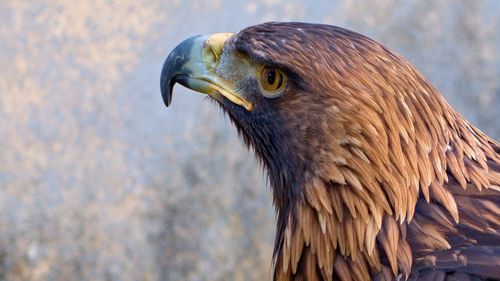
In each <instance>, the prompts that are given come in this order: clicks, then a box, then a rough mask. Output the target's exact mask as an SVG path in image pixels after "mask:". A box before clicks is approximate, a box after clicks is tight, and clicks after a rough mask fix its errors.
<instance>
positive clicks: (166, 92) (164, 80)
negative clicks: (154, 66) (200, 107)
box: [160, 58, 175, 107]
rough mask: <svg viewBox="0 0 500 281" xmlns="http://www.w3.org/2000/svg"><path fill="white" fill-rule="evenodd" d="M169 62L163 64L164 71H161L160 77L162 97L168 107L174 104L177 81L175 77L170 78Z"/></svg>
mask: <svg viewBox="0 0 500 281" xmlns="http://www.w3.org/2000/svg"><path fill="white" fill-rule="evenodd" d="M169 69H170V67H169V60H168V58H167V59H166V60H165V63H164V64H163V69H162V71H161V77H160V90H161V97H162V98H163V103H164V104H165V105H166V106H167V107H168V106H169V105H170V104H171V103H172V89H173V88H174V84H175V79H174V77H170V76H171V75H170V71H169Z"/></svg>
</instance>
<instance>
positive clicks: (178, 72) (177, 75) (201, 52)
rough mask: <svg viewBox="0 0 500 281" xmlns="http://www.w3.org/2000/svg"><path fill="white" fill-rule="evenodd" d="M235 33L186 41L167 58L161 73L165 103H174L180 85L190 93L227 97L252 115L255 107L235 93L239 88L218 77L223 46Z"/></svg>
mask: <svg viewBox="0 0 500 281" xmlns="http://www.w3.org/2000/svg"><path fill="white" fill-rule="evenodd" d="M232 35H233V34H232V33H216V34H213V35H210V36H206V35H199V36H194V37H191V38H188V39H186V40H185V41H184V42H182V43H180V44H179V45H178V46H177V47H175V49H174V50H173V51H172V52H171V53H170V54H169V55H168V57H167V59H166V60H165V63H164V64H163V69H162V71H161V80H160V87H161V94H162V97H163V102H164V103H165V105H166V106H169V105H170V103H171V102H172V89H173V87H174V84H175V83H179V84H181V85H183V86H184V87H186V88H189V89H191V90H194V91H197V92H200V93H204V94H208V95H210V96H212V97H216V96H217V95H218V94H220V95H222V96H224V97H225V98H227V99H228V100H229V101H231V102H232V103H234V104H237V105H240V106H242V107H244V108H245V109H246V110H248V111H252V109H253V105H252V103H251V102H249V101H247V100H246V99H244V98H243V97H241V96H240V95H238V94H237V93H236V90H235V88H236V86H235V85H234V84H233V83H231V82H230V81H227V80H224V79H222V78H221V77H220V76H218V75H217V73H216V67H217V65H218V64H219V61H220V56H221V54H222V51H223V49H224V43H225V42H226V40H227V39H228V38H229V37H231V36H232Z"/></svg>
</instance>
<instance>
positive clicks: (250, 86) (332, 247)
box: [162, 23, 500, 281]
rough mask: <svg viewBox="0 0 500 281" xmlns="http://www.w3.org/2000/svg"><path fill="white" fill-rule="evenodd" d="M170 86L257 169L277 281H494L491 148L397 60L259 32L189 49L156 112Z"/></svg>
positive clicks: (350, 43)
mask: <svg viewBox="0 0 500 281" xmlns="http://www.w3.org/2000/svg"><path fill="white" fill-rule="evenodd" d="M207 38H208V39H207ZM207 42H208V43H207ZM213 50H217V51H216V52H215V53H216V55H210V56H206V55H205V54H207V53H208V54H211V52H212V53H213V54H215V53H214V51H213ZM200 60H201V61H203V62H204V64H205V67H202V68H201V69H200V65H203V64H199V63H198V64H196V61H198V62H199V61H200ZM199 77H202V78H199ZM207 77H208V78H207ZM200 81H204V82H203V83H205V84H203V83H201V82H200ZM207 81H208V82H207ZM221 81H222V82H221ZM175 82H178V83H181V84H182V85H185V86H187V87H189V88H191V89H194V90H197V91H200V92H204V93H207V94H208V95H209V96H210V97H211V98H213V99H214V100H216V101H217V103H218V104H219V105H220V106H221V108H222V109H223V110H224V112H226V113H227V114H228V115H229V117H230V119H231V120H232V121H233V123H234V124H235V126H236V128H237V129H238V131H239V133H240V134H241V136H242V137H243V139H244V140H245V142H246V143H247V144H248V145H249V146H250V147H252V148H253V149H254V150H255V152H256V155H257V157H258V158H259V160H261V162H262V164H263V165H264V167H265V168H266V169H267V171H268V173H269V178H270V182H271V186H272V188H273V196H274V203H275V205H276V209H277V216H278V218H277V231H276V244H275V249H274V262H273V269H274V275H273V276H274V280H310V281H314V280H488V279H500V144H499V143H498V142H496V141H495V140H493V139H492V138H490V137H488V136H487V135H485V134H483V133H482V132H481V131H479V130H478V129H477V128H475V127H474V126H473V125H471V124H469V123H468V122H467V121H466V120H464V119H463V118H462V117H461V116H460V114H458V113H457V112H455V111H454V110H453V109H452V108H451V107H450V106H449V105H448V104H447V103H446V101H445V100H444V99H443V98H442V97H441V95H440V94H439V93H438V91H437V90H436V89H435V88H433V87H432V86H431V85H430V84H429V83H428V82H427V81H426V80H425V79H424V78H423V76H422V75H421V74H420V73H419V72H418V71H416V70H415V68H414V67H413V66H412V65H411V64H410V63H408V62H407V61H406V60H405V59H403V58H402V57H400V56H398V55H396V54H394V53H393V52H391V51H389V50H388V49H387V48H385V47H383V46H382V45H380V44H378V43H376V42H375V41H373V40H371V39H369V38H367V37H364V36H362V35H360V34H357V33H355V32H352V31H348V30H346V29H342V28H339V27H334V26H327V25H315V24H305V23H266V24H262V25H257V26H252V27H249V28H246V29H244V30H242V31H240V32H239V33H236V34H224V35H223V36H221V35H217V36H216V37H194V38H190V39H188V40H186V41H185V42H183V43H182V44H181V45H179V46H178V47H177V48H176V49H175V50H174V51H173V52H172V54H171V55H170V56H169V57H168V58H167V61H166V62H165V66H164V69H163V73H162V93H163V95H164V100H165V102H166V104H167V105H168V104H169V103H170V100H171V94H172V93H171V92H172V87H173V84H174V83H175ZM206 83H208V84H206ZM200 85H201V86H200Z"/></svg>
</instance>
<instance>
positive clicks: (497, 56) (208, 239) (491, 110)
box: [0, 0, 500, 280]
mask: <svg viewBox="0 0 500 281" xmlns="http://www.w3.org/2000/svg"><path fill="white" fill-rule="evenodd" d="M270 20H282V21H283V20H297V21H309V22H321V23H329V24H334V25H340V26H343V27H347V28H350V29H354V30H356V31H359V32H361V33H364V34H366V35H368V36H370V37H372V38H374V39H376V40H377V41H379V42H382V43H384V44H385V45H387V46H388V47H390V48H391V49H393V50H395V51H397V52H398V53H401V54H402V55H404V56H405V57H407V58H408V59H409V60H410V61H411V62H413V63H414V64H415V65H416V66H417V67H418V68H419V69H420V70H421V71H422V72H423V73H424V74H425V76H426V77H427V78H428V79H429V80H430V81H432V83H433V84H434V85H435V86H437V88H438V89H440V90H441V92H442V93H443V95H444V96H445V97H446V99H447V100H448V101H449V103H450V104H452V105H453V106H454V107H455V108H456V109H457V110H458V111H460V112H461V113H462V114H463V115H464V116H465V117H466V118H467V119H469V120H470V121H471V122H472V123H474V124H475V125H477V126H478V127H479V128H481V129H482V130H483V131H485V132H486V133H488V134H490V135H491V136H493V137H495V138H497V139H498V138H499V137H500V122H498V121H497V120H498V119H497V118H498V117H497V116H498V114H499V108H500V33H499V32H498V30H500V2H498V1H495V0H491V1H481V0H478V1H468V0H461V1H456V0H438V1H421V0H405V1H399V0H384V1H359V0H345V1H335V2H331V1H325V2H323V1H295V0H286V1H285V0H267V1H252V2H245V1H229V0H227V1H223V0H213V1H202V0H195V1H115V0H109V1H108V0H106V1H105V0H95V1H62V0H60V1H59V0H52V1H50V0H39V1H18V0H4V1H1V2H0V66H1V67H0V280H269V277H270V260H271V252H272V245H273V227H274V210H273V208H272V206H271V200H270V190H269V187H268V185H267V184H266V181H265V173H263V172H262V170H261V168H260V167H259V166H258V165H257V163H256V161H255V160H254V158H253V156H252V155H251V154H250V153H249V152H247V150H246V149H245V148H244V147H243V145H242V144H241V142H240V141H239V139H238V138H237V136H236V132H235V130H234V129H233V128H231V125H230V124H229V122H228V120H225V118H224V117H223V115H222V114H221V113H220V112H218V109H217V108H216V107H215V106H213V104H211V103H208V102H206V101H204V100H203V98H202V96H200V95H198V94H195V93H193V92H190V91H188V90H186V89H184V88H182V87H176V91H175V95H174V101H173V106H172V107H171V108H169V109H168V110H167V109H165V108H164V106H163V104H162V101H161V98H160V92H159V74H160V70H161V67H162V64H163V61H164V59H165V57H166V55H167V54H168V53H169V51H170V50H171V49H172V48H173V47H174V46H175V45H176V44H177V43H179V42H180V41H181V40H183V39H185V38H187V37H188V36H191V35H195V34H201V33H213V32H223V31H238V30H239V29H241V28H243V27H246V26H248V25H252V24H256V23H260V22H264V21H270Z"/></svg>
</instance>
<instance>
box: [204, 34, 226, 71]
mask: <svg viewBox="0 0 500 281" xmlns="http://www.w3.org/2000/svg"><path fill="white" fill-rule="evenodd" d="M232 35H233V33H216V34H213V35H211V36H210V37H208V38H207V40H206V41H205V44H204V46H203V63H205V66H206V67H207V68H212V69H213V68H215V67H216V66H217V64H219V62H220V58H221V56H222V52H223V51H224V44H225V42H226V40H227V39H228V38H229V37H231V36H232Z"/></svg>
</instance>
